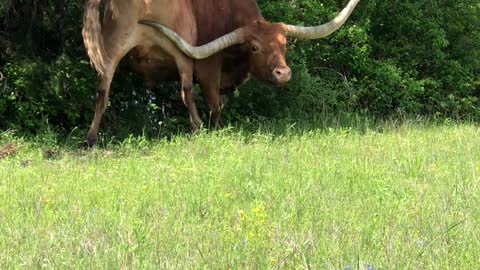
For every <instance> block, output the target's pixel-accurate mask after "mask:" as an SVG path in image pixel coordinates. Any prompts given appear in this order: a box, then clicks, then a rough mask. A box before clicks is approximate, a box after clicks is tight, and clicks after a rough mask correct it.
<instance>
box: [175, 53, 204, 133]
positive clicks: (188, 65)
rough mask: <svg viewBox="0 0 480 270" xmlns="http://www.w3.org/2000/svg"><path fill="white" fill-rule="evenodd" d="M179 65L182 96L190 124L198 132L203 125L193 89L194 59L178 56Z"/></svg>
mask: <svg viewBox="0 0 480 270" xmlns="http://www.w3.org/2000/svg"><path fill="white" fill-rule="evenodd" d="M177 66H178V70H179V75H180V81H181V85H182V86H181V89H180V91H181V96H182V100H183V103H184V104H185V106H186V107H187V109H188V113H189V115H190V125H191V128H192V131H193V132H196V131H197V130H198V129H199V128H200V127H201V125H202V121H201V119H200V116H199V115H198V111H197V105H196V104H195V91H194V89H193V61H192V60H191V59H188V58H186V57H184V56H181V57H177Z"/></svg>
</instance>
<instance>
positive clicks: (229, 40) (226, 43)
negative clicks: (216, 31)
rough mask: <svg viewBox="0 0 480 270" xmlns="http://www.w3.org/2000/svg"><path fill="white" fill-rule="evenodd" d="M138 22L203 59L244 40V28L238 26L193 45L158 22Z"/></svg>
mask: <svg viewBox="0 0 480 270" xmlns="http://www.w3.org/2000/svg"><path fill="white" fill-rule="evenodd" d="M139 23H141V24H146V25H149V26H153V27H154V28H156V29H158V30H159V31H160V32H162V33H163V34H164V35H165V36H167V37H168V38H169V39H170V40H171V41H172V42H173V43H175V45H177V47H178V48H179V49H180V50H181V51H182V52H183V53H185V54H186V55H188V56H190V57H192V58H194V59H204V58H207V57H209V56H211V55H214V54H216V53H218V52H219V51H221V50H223V49H225V48H228V47H230V46H233V45H236V44H241V43H243V42H245V35H244V30H243V29H242V28H238V29H237V30H235V31H233V32H230V33H229V34H226V35H224V36H221V37H219V38H217V39H215V40H213V41H211V42H209V43H207V44H205V45H202V46H197V47H194V46H192V45H190V44H189V43H188V42H187V41H185V40H184V39H183V38H182V37H180V35H178V34H177V33H176V32H175V31H173V30H172V29H170V28H168V27H166V26H164V25H162V24H160V23H157V22H154V21H147V20H142V21H139Z"/></svg>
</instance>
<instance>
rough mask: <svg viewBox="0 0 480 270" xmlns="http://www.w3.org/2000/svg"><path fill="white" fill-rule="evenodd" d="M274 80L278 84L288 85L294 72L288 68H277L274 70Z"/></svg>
mask: <svg viewBox="0 0 480 270" xmlns="http://www.w3.org/2000/svg"><path fill="white" fill-rule="evenodd" d="M273 78H274V83H276V84H284V83H287V82H288V81H290V79H291V78H292V70H291V69H290V68H289V67H287V66H283V67H277V68H275V69H274V70H273Z"/></svg>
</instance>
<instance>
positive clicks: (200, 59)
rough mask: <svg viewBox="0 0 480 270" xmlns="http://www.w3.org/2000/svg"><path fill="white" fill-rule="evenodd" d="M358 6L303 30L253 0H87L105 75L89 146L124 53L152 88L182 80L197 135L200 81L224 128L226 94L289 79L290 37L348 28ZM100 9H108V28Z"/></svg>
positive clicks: (92, 39)
mask: <svg viewBox="0 0 480 270" xmlns="http://www.w3.org/2000/svg"><path fill="white" fill-rule="evenodd" d="M359 1H360V0H350V2H349V3H348V4H347V6H346V7H345V8H344V9H343V10H342V11H341V12H340V14H338V15H337V17H335V18H334V19H333V20H332V21H330V22H328V23H325V24H322V25H319V26H314V27H301V26H292V25H287V24H284V23H270V22H268V21H266V20H265V19H264V18H263V16H262V15H261V13H260V10H259V8H258V6H257V3H256V1H255V0H238V1H232V0H174V1H172V0H87V2H86V5H85V13H84V20H83V21H84V25H83V31H82V34H83V39H84V43H85V47H86V48H87V52H88V55H89V57H90V60H91V62H92V64H93V66H94V67H95V69H96V70H97V72H98V74H99V76H98V78H99V79H98V85H97V95H96V101H95V116H94V118H93V121H92V124H91V127H90V130H89V132H88V135H87V143H88V144H89V145H94V144H95V143H96V141H97V132H98V128H99V125H100V121H101V118H102V115H103V113H104V112H105V109H106V107H107V104H108V95H109V91H110V83H111V81H112V78H113V75H114V72H115V69H116V68H117V65H118V63H119V62H120V60H121V59H122V58H124V57H125V56H126V55H128V58H129V60H130V63H131V64H132V66H133V68H134V69H135V70H136V71H137V72H139V73H140V74H142V75H143V76H144V78H145V81H146V83H147V85H149V86H153V85H154V83H155V82H156V81H159V80H163V79H167V78H168V79H170V78H172V77H173V78H174V79H176V80H179V81H180V83H181V89H180V90H181V91H180V92H181V96H182V99H183V102H184V104H185V105H186V106H187V108H188V111H189V114H190V123H191V126H192V129H193V130H196V129H198V128H199V127H200V125H201V120H200V117H199V115H198V112H197V108H196V106H195V100H194V98H195V97H194V91H193V81H194V76H195V78H196V79H197V81H198V83H199V84H200V87H201V89H202V95H203V97H204V99H205V100H206V103H207V105H208V106H207V107H208V108H209V110H210V115H211V117H212V120H213V121H214V122H215V123H216V124H217V125H218V126H222V121H221V117H220V109H221V99H220V94H221V93H222V92H225V91H228V90H230V89H233V88H235V87H237V86H239V85H240V84H242V83H243V82H245V81H246V80H247V79H248V78H249V75H250V74H252V75H254V76H255V77H256V78H257V79H259V80H262V81H265V82H269V83H272V84H283V83H286V82H288V81H289V80H290V78H291V70H290V68H289V67H288V65H287V63H286V60H285V54H286V51H287V36H291V37H295V38H299V39H319V38H323V37H325V36H327V35H329V34H331V33H333V32H335V31H336V30H337V29H338V28H340V27H341V26H342V25H343V24H344V23H345V21H346V20H347V18H348V17H349V16H350V14H351V13H352V11H353V9H354V8H355V6H356V5H357V4H358V2H359ZM100 4H103V5H104V9H105V12H104V16H103V17H104V18H103V25H102V26H101V25H100V19H99V17H100V15H99V5H100ZM139 22H140V23H139ZM152 26H153V27H152Z"/></svg>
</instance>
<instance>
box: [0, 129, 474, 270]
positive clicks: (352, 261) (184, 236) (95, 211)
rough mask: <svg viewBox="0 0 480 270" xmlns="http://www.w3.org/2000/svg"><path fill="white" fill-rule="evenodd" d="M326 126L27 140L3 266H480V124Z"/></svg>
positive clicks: (14, 183)
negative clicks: (85, 146)
mask: <svg viewBox="0 0 480 270" xmlns="http://www.w3.org/2000/svg"><path fill="white" fill-rule="evenodd" d="M316 126H317V125H315V124H311V125H307V124H299V125H286V124H283V125H281V124H278V125H274V126H273V127H272V126H263V127H261V128H259V129H257V130H254V129H253V130H252V129H239V128H232V129H226V130H222V131H218V132H202V133H200V134H198V135H195V136H189V135H179V136H175V137H173V138H172V139H170V140H146V139H144V138H135V137H131V138H129V139H126V140H124V141H123V142H121V143H118V144H115V143H114V144H108V143H107V144H104V145H103V146H102V147H100V148H97V149H93V150H74V149H72V148H71V147H69V146H63V145H61V146H59V145H58V144H54V146H52V145H47V146H45V144H44V143H39V142H38V141H37V142H36V141H34V140H27V141H25V140H21V139H18V138H17V140H19V145H20V147H21V148H20V152H19V153H18V154H17V155H16V156H12V157H9V158H7V159H4V160H0V268H1V269H17V268H18V269H22V268H25V269H33V268H46V269H52V268H55V269H64V268H67V269H68V268H72V269H119V268H121V269H192V268H194V269H196V268H205V269H229V268H230V269H271V268H273V269H277V268H282V269H283V268H287V269H477V268H479V266H480V256H479V254H480V244H479V243H480V227H479V226H478V224H479V223H480V180H479V174H480V141H479V139H478V138H479V133H480V130H479V128H478V127H477V126H475V125H473V124H452V123H450V124H445V125H433V124H421V123H420V124H419V123H415V122H405V123H399V124H395V123H392V122H389V123H371V122H368V121H359V122H358V123H356V124H354V125H353V126H350V127H347V126H343V127H342V125H336V124H332V123H329V124H327V125H320V126H322V128H320V129H317V128H315V127H316ZM2 138H3V139H2V141H3V142H6V141H7V140H13V139H15V137H14V136H13V137H12V136H10V135H8V134H4V135H3V137H2ZM52 147H53V148H52ZM45 148H47V149H45ZM51 149H53V150H51ZM49 151H53V152H54V154H51V153H49Z"/></svg>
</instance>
